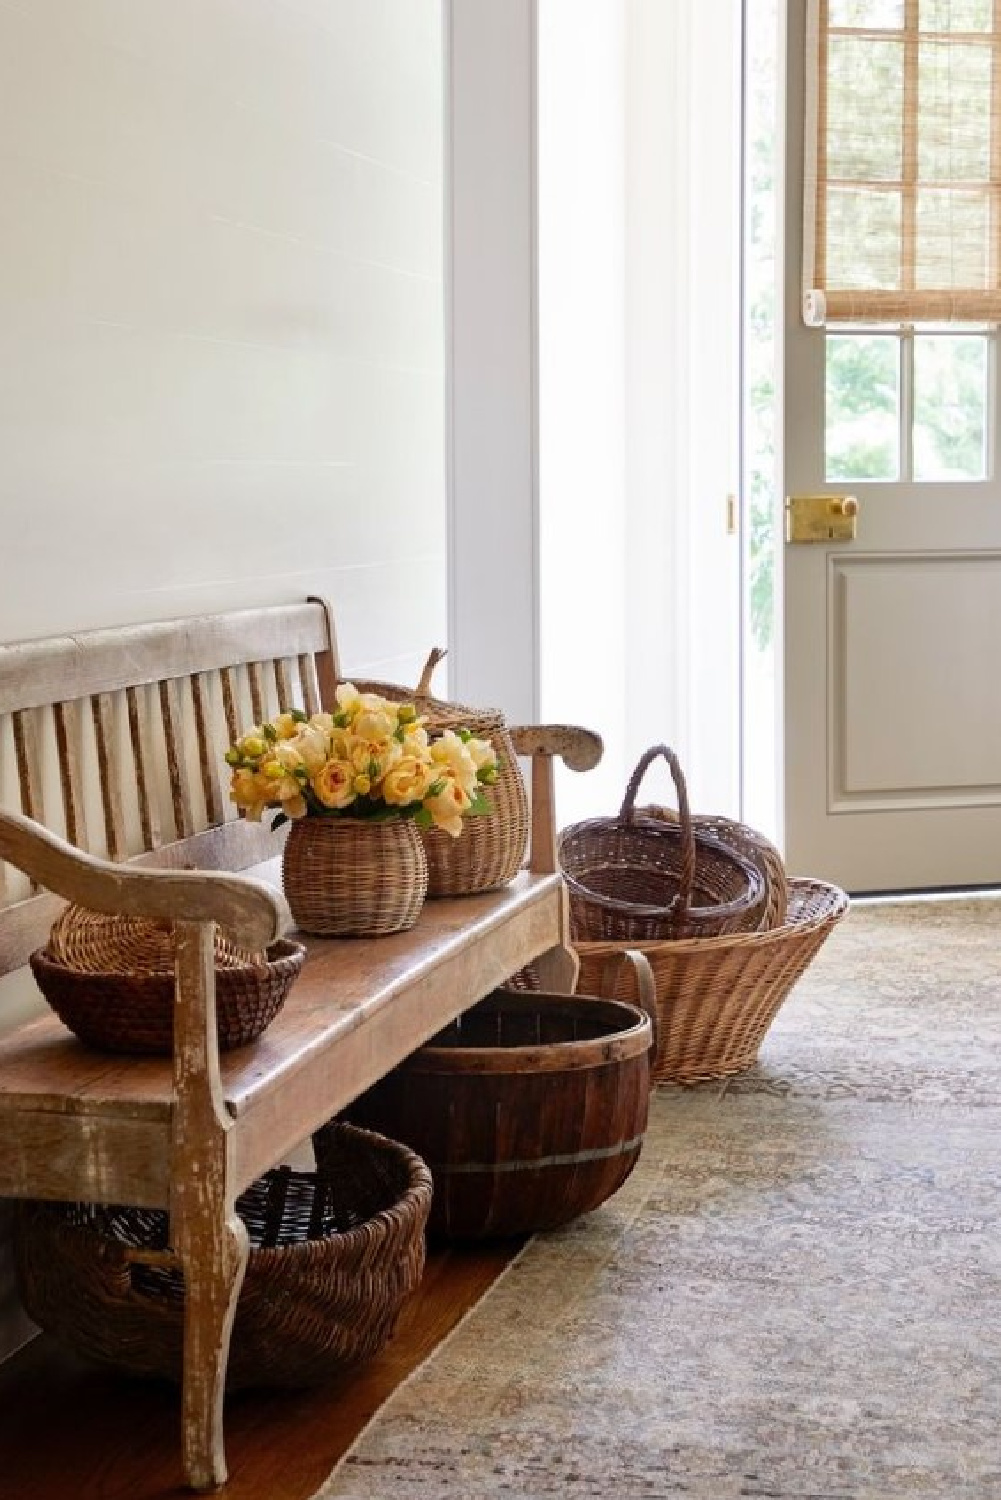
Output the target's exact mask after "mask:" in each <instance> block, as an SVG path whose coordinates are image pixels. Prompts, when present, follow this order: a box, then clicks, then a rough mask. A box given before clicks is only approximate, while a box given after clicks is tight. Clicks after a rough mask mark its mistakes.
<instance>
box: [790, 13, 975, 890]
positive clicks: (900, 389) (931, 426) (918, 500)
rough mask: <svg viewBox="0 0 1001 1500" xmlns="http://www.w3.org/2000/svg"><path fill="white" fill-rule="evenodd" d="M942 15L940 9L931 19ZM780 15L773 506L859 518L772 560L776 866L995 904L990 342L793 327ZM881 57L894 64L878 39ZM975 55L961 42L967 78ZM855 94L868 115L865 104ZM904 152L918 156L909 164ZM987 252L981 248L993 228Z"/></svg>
mask: <svg viewBox="0 0 1001 1500" xmlns="http://www.w3.org/2000/svg"><path fill="white" fill-rule="evenodd" d="M830 3H831V12H830V14H840V16H841V17H842V18H843V19H844V20H846V21H847V22H848V23H849V25H851V24H858V21H859V18H860V17H862V19H863V21H866V22H867V24H869V25H870V26H874V25H877V24H881V25H884V26H887V27H889V28H890V29H892V28H893V27H895V26H899V25H902V24H903V23H904V17H905V15H906V16H914V15H915V14H916V13H917V11H916V4H915V0H906V6H905V3H904V0H852V3H850V4H849V3H848V0H830ZM951 3H952V0H935V4H936V5H937V8H938V11H939V13H942V12H945V13H946V14H948V11H949V8H950V4H951ZM955 3H956V4H958V0H955ZM923 5H928V0H923ZM819 8H820V11H821V15H823V14H824V13H825V12H826V11H827V6H826V4H825V5H823V6H821V7H819ZM932 8H934V7H931V6H929V9H932ZM963 9H964V14H965V16H966V17H969V16H970V14H971V11H972V12H975V11H976V9H977V7H976V3H973V4H972V5H971V4H968V3H965V0H964V7H963ZM787 10H788V29H787V57H786V64H787V67H786V71H787V90H786V95H787V121H786V183H785V275H784V282H783V284H784V289H785V290H784V304H785V306H784V324H785V327H784V354H783V370H782V376H783V385H784V396H783V401H782V405H783V412H782V427H783V436H782V441H781V452H782V468H781V471H780V486H781V489H782V491H783V492H784V495H785V496H786V497H789V496H798V495H828V496H832V497H833V496H847V495H851V496H853V497H855V499H856V500H857V504H858V515H857V534H856V536H855V539H854V540H848V539H847V538H843V537H841V538H839V537H835V538H833V539H832V538H831V536H830V535H828V536H827V538H826V539H825V540H822V541H819V542H799V543H797V542H794V541H788V540H787V541H784V542H780V543H779V545H780V547H781V549H782V553H783V568H782V571H783V574H784V582H783V589H782V599H783V625H782V634H783V639H784V650H783V675H784V761H785V764H784V786H785V794H784V800H785V829H784V838H785V849H786V855H787V860H788V864H789V867H790V869H791V870H792V871H793V872H796V873H801V874H808V873H809V874H815V875H818V876H821V877H824V878H827V879H831V880H834V881H836V882H838V883H839V884H842V885H844V886H846V887H847V888H848V889H850V890H853V891H885V890H908V889H921V888H935V887H950V886H958V885H971V884H997V883H1001V664H999V661H998V653H999V646H1001V486H999V482H998V475H997V461H996V441H995V434H996V432H997V429H998V389H999V381H998V379H997V373H996V366H997V349H996V335H995V332H994V331H993V329H991V328H988V327H986V326H983V325H981V326H979V327H978V326H976V325H971V324H969V323H967V324H961V325H960V324H950V325H940V324H934V323H932V322H928V323H918V324H915V325H910V326H903V327H902V326H901V325H900V323H899V321H897V320H893V319H891V318H889V317H888V318H887V320H886V321H885V322H884V323H882V324H879V325H876V324H874V323H873V322H872V320H871V317H870V318H869V319H867V321H866V323H865V324H864V325H863V324H858V325H852V324H847V323H846V324H837V325H835V324H833V323H831V322H828V324H827V326H826V327H807V326H806V324H805V322H804V316H803V296H802V290H803V282H802V279H801V268H802V264H803V261H802V256H803V240H804V236H803V222H804V212H803V209H804V193H803V181H804V123H803V122H804V109H805V107H806V90H805V86H804V85H805V77H806V67H805V65H804V56H805V48H806V30H807V17H808V5H807V3H805V0H789V3H788V6H787ZM987 12H988V20H987V22H986V25H987V26H988V27H989V25H990V20H989V12H990V6H989V5H988V6H987ZM967 24H968V23H967ZM887 45H888V49H889V50H888V53H887V55H888V56H894V55H895V54H894V53H893V47H894V45H895V39H894V38H893V37H892V36H888V37H887ZM922 45H924V44H923V43H922ZM979 46H980V39H979V38H974V41H973V43H972V47H973V48H974V52H973V53H972V54H971V55H972V56H973V63H971V66H973V64H974V63H975V64H977V65H978V66H979V57H980V54H979V53H977V52H976V51H975V49H976V48H977V47H979ZM984 50H985V66H987V67H991V66H993V67H994V68H995V69H996V68H997V65H998V55H999V54H998V51H997V43H996V42H995V43H994V45H993V50H992V49H991V48H990V47H987V48H985V49H984ZM915 55H916V49H915ZM858 88H859V97H858V99H857V101H856V102H857V108H858V109H859V110H865V109H867V108H869V104H868V102H867V100H866V98H865V85H864V82H859V83H858ZM884 88H885V80H884ZM905 88H906V84H905ZM929 88H930V85H929ZM929 98H930V94H929ZM832 107H833V106H832ZM873 107H875V108H881V107H882V104H881V103H880V102H879V101H877V102H876V104H875V105H874V106H873ZM928 107H929V108H931V104H929V106H928ZM939 123H941V122H939ZM826 128H827V129H828V130H830V129H831V127H830V125H829V124H828V125H827V127H826ZM996 128H997V127H996V126H995V130H996ZM903 149H904V156H905V166H904V171H905V173H906V170H907V161H906V157H907V151H908V146H907V143H906V142H905V144H904V148H903ZM922 149H923V148H922ZM997 150H998V143H997V141H996V140H995V141H992V143H991V153H992V155H993V154H994V153H996V152H997ZM916 151H917V147H914V146H913V143H912V150H911V155H912V158H914V157H915V154H916ZM919 212H920V202H919ZM991 213H992V214H996V213H997V208H996V204H995V206H994V207H992V209H991ZM991 231H992V235H993V237H994V238H993V239H992V244H993V243H995V242H996V236H997V224H996V222H995V221H994V220H993V219H992V221H991ZM857 254H858V259H859V262H860V263H861V262H863V261H864V260H865V259H866V256H867V255H868V254H869V247H868V244H867V242H866V237H865V236H864V235H860V237H859V241H858V252H857ZM991 257H992V259H994V258H995V252H994V251H993V250H992V251H991ZM877 280H878V276H877ZM888 305H889V304H888ZM832 520H833V522H834V523H835V524H834V525H833V528H832V529H834V530H837V529H838V518H836V517H832ZM842 529H843V528H842Z"/></svg>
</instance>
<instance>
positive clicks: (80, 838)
mask: <svg viewBox="0 0 1001 1500" xmlns="http://www.w3.org/2000/svg"><path fill="white" fill-rule="evenodd" d="M52 713H53V718H54V719H55V726H56V753H57V755H58V757H59V780H60V783H61V785H62V789H63V808H64V810H65V813H66V837H67V838H68V839H69V841H70V843H71V844H76V846H77V848H78V849H88V850H89V849H90V842H89V840H88V838H87V815H86V811H85V809H84V799H83V744H82V741H83V726H82V723H81V716H80V701H79V699H72V698H71V699H69V700H68V701H67V702H65V703H57V704H55V706H54V707H53V710H52Z"/></svg>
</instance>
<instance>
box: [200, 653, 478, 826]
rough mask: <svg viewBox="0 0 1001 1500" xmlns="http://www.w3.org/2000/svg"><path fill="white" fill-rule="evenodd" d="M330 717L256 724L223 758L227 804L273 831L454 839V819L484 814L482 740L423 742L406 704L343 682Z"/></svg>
mask: <svg viewBox="0 0 1001 1500" xmlns="http://www.w3.org/2000/svg"><path fill="white" fill-rule="evenodd" d="M336 703H337V706H336V710H335V712H333V713H318V714H312V715H306V714H304V713H302V712H301V710H298V709H293V710H292V711H291V712H290V713H281V714H278V715H277V717H276V718H274V719H271V720H269V721H268V722H267V723H265V724H261V725H255V727H254V728H253V729H251V730H250V731H249V732H248V733H247V734H244V735H242V736H241V737H240V739H238V740H237V742H236V744H235V745H233V746H231V747H230V749H229V750H228V751H227V752H226V761H227V764H228V765H229V766H230V768H231V771H232V781H231V786H230V794H229V795H230V799H231V800H232V801H233V802H235V803H236V805H237V807H239V808H241V809H242V811H243V813H244V814H245V816H246V817H247V818H250V819H252V820H254V821H260V819H261V817H262V815H263V813H264V810H265V809H266V808H275V809H277V816H276V817H275V818H274V819H273V820H272V825H271V826H272V827H273V828H277V827H278V826H279V825H280V824H281V823H284V822H287V821H288V820H289V819H290V818H292V819H294V818H306V817H352V818H371V819H384V818H393V817H404V818H413V820H414V822H415V823H416V824H417V825H418V827H421V828H443V829H444V830H445V832H446V833H450V834H451V835H452V836H453V838H457V837H458V836H459V834H460V833H461V832H462V820H463V818H465V817H469V816H471V815H474V814H476V813H484V812H488V811H489V807H488V804H487V802H486V799H485V797H484V795H483V789H484V787H488V786H493V785H494V784H495V783H496V781H497V777H498V764H497V755H496V752H495V751H494V748H493V746H492V745H491V743H490V741H489V740H482V739H476V738H475V737H474V736H473V735H472V734H470V733H469V732H468V731H467V730H463V729H460V730H453V729H447V730H445V731H444V733H442V734H440V735H437V736H435V737H434V738H433V739H432V738H431V737H430V736H429V734H428V732H427V729H426V727H425V721H424V720H423V719H422V718H421V716H420V715H419V713H418V712H417V709H416V707H415V706H414V704H412V703H394V702H391V701H390V700H389V699H387V698H382V697H380V696H379V695H378V694H376V693H360V692H359V691H358V689H357V688H356V687H355V686H354V685H353V684H352V683H350V682H346V683H342V684H341V685H340V686H339V687H338V689H337V694H336Z"/></svg>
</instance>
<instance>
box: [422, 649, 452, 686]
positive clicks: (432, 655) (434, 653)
mask: <svg viewBox="0 0 1001 1500" xmlns="http://www.w3.org/2000/svg"><path fill="white" fill-rule="evenodd" d="M447 655H448V651H447V649H446V648H445V647H444V646H432V647H431V650H430V652H429V654H428V659H427V661H426V662H425V663H424V670H423V671H422V672H421V675H420V681H419V682H418V684H417V686H416V688H415V689H414V697H415V698H429V697H430V696H431V678H432V677H433V676H434V671H435V668H436V667H437V665H438V663H439V662H442V661H444V660H445V657H446V656H447Z"/></svg>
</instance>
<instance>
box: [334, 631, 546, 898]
mask: <svg viewBox="0 0 1001 1500" xmlns="http://www.w3.org/2000/svg"><path fill="white" fill-rule="evenodd" d="M444 656H445V652H444V651H443V650H442V649H441V648H436V649H435V650H433V651H432V652H431V653H430V655H429V656H428V659H427V661H426V663H425V665H424V670H423V672H422V673H421V678H420V681H419V682H418V684H417V688H416V690H410V689H407V688H405V687H401V686H400V685H399V684H398V683H389V682H375V681H365V682H360V681H358V680H357V679H356V681H355V686H356V687H358V688H359V689H360V690H361V691H362V692H373V693H378V694H379V695H380V696H381V697H383V698H389V699H390V700H392V701H393V702H397V703H399V702H401V701H404V702H413V703H414V704H415V705H416V707H417V709H418V712H419V713H420V714H421V715H422V716H423V717H424V718H425V719H426V721H427V728H428V732H429V734H431V735H434V734H435V733H438V734H440V733H442V732H444V730H446V729H455V730H459V729H468V730H469V731H470V732H471V733H472V734H475V735H477V736H478V737H479V738H481V739H488V740H490V742H491V744H492V745H493V747H494V749H495V750H496V751H497V755H498V758H499V776H498V779H497V782H496V784H495V785H494V786H492V787H484V788H483V793H484V796H485V798H486V801H487V802H488V804H489V806H490V811H489V812H488V813H484V814H481V815H479V816H477V817H474V818H467V819H466V820H465V822H464V825H463V829H462V832H461V834H460V835H459V837H458V838H452V836H451V834H448V833H445V832H444V830H443V829H440V828H429V829H421V830H420V836H421V841H422V842H423V845H424V852H425V854H426V856H427V863H428V890H427V893H428V896H429V897H435V896H466V895H472V894H474V893H475V892H477V891H489V890H494V889H495V888H496V887H497V886H501V885H505V884H506V883H507V882H508V881H509V880H513V879H514V877H515V875H517V873H518V871H519V870H520V869H521V867H522V864H523V863H524V860H525V851H526V849H527V847H528V833H529V815H528V796H527V794H526V791H525V782H524V778H523V777H522V774H521V768H520V766H519V765H518V757H517V754H516V752H515V748H514V745H513V743H512V741H511V737H510V735H509V734H508V732H507V727H506V725H505V722H504V715H503V714H502V713H501V712H500V711H499V710H498V709H493V708H468V707H466V706H464V705H463V704H461V703H449V702H447V701H446V700H445V699H443V698H435V697H434V696H432V693H431V677H432V674H433V672H434V669H435V667H436V666H437V665H438V663H439V662H440V661H441V660H442V659H443V657H444Z"/></svg>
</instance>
